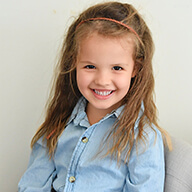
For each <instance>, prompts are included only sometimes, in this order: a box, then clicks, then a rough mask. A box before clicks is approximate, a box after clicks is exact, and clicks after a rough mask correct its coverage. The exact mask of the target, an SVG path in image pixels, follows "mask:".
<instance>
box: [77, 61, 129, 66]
mask: <svg viewBox="0 0 192 192" xmlns="http://www.w3.org/2000/svg"><path fill="white" fill-rule="evenodd" d="M79 63H86V64H90V65H97V64H96V63H93V62H91V61H79ZM110 65H111V66H119V65H126V66H127V65H129V64H128V63H112V64H110Z"/></svg>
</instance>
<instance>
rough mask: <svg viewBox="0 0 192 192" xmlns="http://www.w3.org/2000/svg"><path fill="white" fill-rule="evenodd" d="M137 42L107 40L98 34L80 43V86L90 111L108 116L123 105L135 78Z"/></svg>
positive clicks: (126, 38)
mask: <svg viewBox="0 0 192 192" xmlns="http://www.w3.org/2000/svg"><path fill="white" fill-rule="evenodd" d="M133 53H134V42H133V40H132V39H131V38H129V37H127V36H126V37H122V38H106V37H103V36H101V35H99V34H97V33H93V34H92V35H91V36H90V37H88V38H85V39H83V40H82V41H81V43H80V50H79V54H78V58H77V68H76V71H77V85H78V88H79V90H80V92H81V94H82V95H83V96H84V97H85V98H86V99H87V101H88V105H87V109H89V111H94V112H96V113H101V114H105V115H106V114H107V113H110V112H112V111H113V110H114V109H116V108H118V107H119V106H120V105H121V101H122V99H123V98H124V97H125V95H126V94H127V92H128V91H129V88H130V83H131V78H132V77H134V75H135V73H134V60H133Z"/></svg>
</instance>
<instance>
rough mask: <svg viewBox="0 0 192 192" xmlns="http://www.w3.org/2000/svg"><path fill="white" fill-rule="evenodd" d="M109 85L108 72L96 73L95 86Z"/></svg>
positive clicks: (109, 75)
mask: <svg viewBox="0 0 192 192" xmlns="http://www.w3.org/2000/svg"><path fill="white" fill-rule="evenodd" d="M110 83H111V74H110V73H109V72H108V71H104V70H103V71H98V72H97V73H96V74H95V84H96V85H99V86H103V87H104V86H108V85H110Z"/></svg>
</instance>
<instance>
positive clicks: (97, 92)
mask: <svg viewBox="0 0 192 192" xmlns="http://www.w3.org/2000/svg"><path fill="white" fill-rule="evenodd" d="M94 92H95V93H96V94H97V95H101V96H107V95H110V94H111V93H112V91H97V90H94Z"/></svg>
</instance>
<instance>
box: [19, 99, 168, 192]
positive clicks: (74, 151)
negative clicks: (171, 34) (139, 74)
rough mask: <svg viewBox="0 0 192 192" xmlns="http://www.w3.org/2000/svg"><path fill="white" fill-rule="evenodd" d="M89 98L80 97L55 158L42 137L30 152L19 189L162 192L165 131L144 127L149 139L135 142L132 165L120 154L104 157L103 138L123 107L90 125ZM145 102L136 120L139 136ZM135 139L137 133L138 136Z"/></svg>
mask: <svg viewBox="0 0 192 192" xmlns="http://www.w3.org/2000/svg"><path fill="white" fill-rule="evenodd" d="M85 108H86V100H85V99H84V98H81V99H80V100H79V102H78V104H77V105H76V107H75V108H74V110H73V112H72V115H71V117H70V120H69V122H68V123H67V126H66V128H65V130H64V131H63V133H62V135H61V136H60V138H59V140H58V144H57V148H56V151H55V155H54V157H53V158H52V159H49V157H48V154H47V149H46V143H45V142H43V141H42V139H39V141H38V142H37V143H36V144H35V146H34V147H33V150H32V152H31V156H30V160H29V165H28V168H27V170H26V172H25V173H24V175H23V176H22V178H21V180H20V182H19V185H18V188H19V192H49V191H51V187H53V188H54V189H55V191H57V192H81V191H83V192H121V191H122V192H126V191H127V192H163V186H164V176H165V168H164V147H163V141H162V137H161V133H160V132H159V131H158V130H157V129H156V127H153V129H154V130H155V131H156V133H157V134H155V132H154V131H153V130H152V129H151V128H149V127H146V128H145V136H146V137H147V139H148V142H147V143H146V147H145V145H144V144H143V143H142V142H139V143H138V144H137V146H136V145H134V146H133V149H132V151H131V154H130V159H129V162H128V163H124V155H122V158H121V161H120V164H117V161H116V160H115V159H114V158H111V157H110V156H106V157H104V154H105V153H106V152H107V146H106V145H104V140H105V138H106V137H107V135H108V133H109V131H110V130H111V128H112V127H113V125H114V123H115V122H116V121H117V120H118V118H119V117H120V114H121V111H122V110H123V106H121V107H120V108H118V109H117V110H115V111H113V112H112V113H111V114H108V115H106V116H105V117H104V118H103V119H101V120H100V121H99V122H98V123H96V124H94V125H90V124H89V121H88V119H87V115H86V113H85ZM143 110H144V106H143V105H142V107H141V110H140V113H139V116H138V119H137V121H136V123H135V133H136V134H135V135H137V131H138V123H139V118H140V117H141V115H142V113H143ZM135 139H136V136H135Z"/></svg>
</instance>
